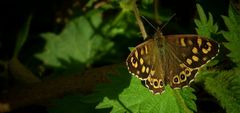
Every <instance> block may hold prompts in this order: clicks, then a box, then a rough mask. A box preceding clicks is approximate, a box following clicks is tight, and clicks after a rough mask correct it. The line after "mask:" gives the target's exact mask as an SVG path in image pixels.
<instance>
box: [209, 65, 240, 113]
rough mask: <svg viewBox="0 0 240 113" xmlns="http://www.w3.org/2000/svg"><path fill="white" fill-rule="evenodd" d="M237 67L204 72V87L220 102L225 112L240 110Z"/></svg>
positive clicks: (239, 87) (239, 86)
mask: <svg viewBox="0 0 240 113" xmlns="http://www.w3.org/2000/svg"><path fill="white" fill-rule="evenodd" d="M239 73H240V72H239V69H236V70H232V71H222V72H218V73H216V72H208V73H205V75H207V76H206V80H205V89H206V90H207V91H208V92H209V93H210V94H211V95H213V96H214V97H216V98H217V100H218V101H219V102H220V105H221V106H222V107H223V108H224V109H226V112H227V113H239V112H240V109H239V108H240V97H239V95H240V82H239V81H240V76H239Z"/></svg>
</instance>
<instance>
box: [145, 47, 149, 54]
mask: <svg viewBox="0 0 240 113" xmlns="http://www.w3.org/2000/svg"><path fill="white" fill-rule="evenodd" d="M144 48H145V52H146V54H148V48H147V46H144Z"/></svg>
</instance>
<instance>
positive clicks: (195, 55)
mask: <svg viewBox="0 0 240 113" xmlns="http://www.w3.org/2000/svg"><path fill="white" fill-rule="evenodd" d="M165 37H166V40H167V41H168V43H169V45H170V47H171V49H172V52H173V53H174V54H175V56H176V57H177V58H178V59H180V60H181V61H182V62H183V63H184V64H185V65H186V66H187V67H190V68H199V67H201V66H203V65H204V64H206V63H207V62H208V61H209V60H211V59H212V58H214V57H215V56H216V55H217V53H218V52H219V44H218V43H217V42H215V41H213V40H210V39H207V38H204V37H200V36H198V35H168V36H165Z"/></svg>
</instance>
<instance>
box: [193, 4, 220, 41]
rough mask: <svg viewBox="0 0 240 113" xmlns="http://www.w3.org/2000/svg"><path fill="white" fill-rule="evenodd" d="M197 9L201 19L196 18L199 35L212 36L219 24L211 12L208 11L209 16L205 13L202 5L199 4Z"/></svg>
mask: <svg viewBox="0 0 240 113" xmlns="http://www.w3.org/2000/svg"><path fill="white" fill-rule="evenodd" d="M197 11H198V15H199V20H198V19H195V20H194V21H195V24H196V26H197V28H196V31H197V33H198V34H199V35H202V36H205V37H211V33H217V31H218V26H217V24H214V22H213V16H212V14H211V13H208V16H209V18H207V16H206V15H205V13H204V10H203V9H202V7H201V6H200V5H199V4H197Z"/></svg>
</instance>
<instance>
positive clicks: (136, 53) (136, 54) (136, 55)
mask: <svg viewBox="0 0 240 113" xmlns="http://www.w3.org/2000/svg"><path fill="white" fill-rule="evenodd" d="M135 57H136V58H137V59H138V52H137V50H136V51H135Z"/></svg>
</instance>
